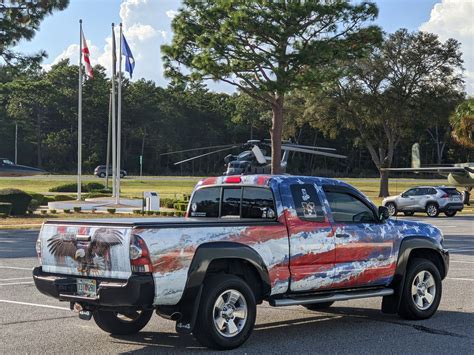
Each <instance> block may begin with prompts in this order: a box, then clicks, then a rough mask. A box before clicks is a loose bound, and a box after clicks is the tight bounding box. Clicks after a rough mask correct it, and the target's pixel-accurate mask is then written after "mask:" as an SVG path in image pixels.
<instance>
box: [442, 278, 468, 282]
mask: <svg viewBox="0 0 474 355" xmlns="http://www.w3.org/2000/svg"><path fill="white" fill-rule="evenodd" d="M446 279H448V280H459V281H473V282H474V279H466V278H462V277H447V278H446Z"/></svg>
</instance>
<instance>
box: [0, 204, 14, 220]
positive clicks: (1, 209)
mask: <svg viewBox="0 0 474 355" xmlns="http://www.w3.org/2000/svg"><path fill="white" fill-rule="evenodd" d="M11 211H12V204H11V203H9V202H0V217H8V216H9V215H10V212H11Z"/></svg>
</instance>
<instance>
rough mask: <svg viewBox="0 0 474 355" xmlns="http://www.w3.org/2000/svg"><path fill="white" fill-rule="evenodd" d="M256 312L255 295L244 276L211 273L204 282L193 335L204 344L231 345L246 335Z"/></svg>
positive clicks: (242, 341)
mask: <svg viewBox="0 0 474 355" xmlns="http://www.w3.org/2000/svg"><path fill="white" fill-rule="evenodd" d="M256 314H257V307H256V304H255V296H254V294H253V292H252V289H251V288H250V287H249V286H248V285H247V283H246V282H245V281H244V280H242V279H241V278H240V277H237V276H234V275H228V274H222V275H216V276H212V277H210V278H209V279H208V280H207V281H206V282H205V283H204V290H203V293H202V297H201V304H200V306H199V311H198V316H197V319H196V324H195V326H194V331H193V335H194V337H195V338H196V339H197V340H198V341H199V343H201V344H202V345H204V346H206V347H208V348H211V349H219V350H228V349H234V348H236V347H238V346H240V345H242V344H243V343H244V342H245V341H246V340H247V339H248V338H249V336H250V334H251V333H252V330H253V326H254V324H255V317H256Z"/></svg>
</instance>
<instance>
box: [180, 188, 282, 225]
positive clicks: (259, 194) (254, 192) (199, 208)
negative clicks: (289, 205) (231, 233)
mask: <svg viewBox="0 0 474 355" xmlns="http://www.w3.org/2000/svg"><path fill="white" fill-rule="evenodd" d="M208 190H211V191H208ZM221 202H222V203H221ZM219 211H220V212H219ZM189 216H190V217H214V218H215V217H222V218H264V219H275V217H276V212H275V203H274V199H273V193H272V191H271V190H270V189H268V188H263V187H252V186H244V187H242V186H224V187H206V188H202V189H199V190H197V191H196V192H195V193H194V196H193V200H192V202H191V208H190V212H189Z"/></svg>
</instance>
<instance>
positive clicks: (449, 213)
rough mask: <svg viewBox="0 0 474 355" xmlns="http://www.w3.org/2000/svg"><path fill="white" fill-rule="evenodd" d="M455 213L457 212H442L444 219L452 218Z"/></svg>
mask: <svg viewBox="0 0 474 355" xmlns="http://www.w3.org/2000/svg"><path fill="white" fill-rule="evenodd" d="M456 213H458V211H446V212H444V214H445V215H446V217H454V216H455V215H456Z"/></svg>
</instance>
